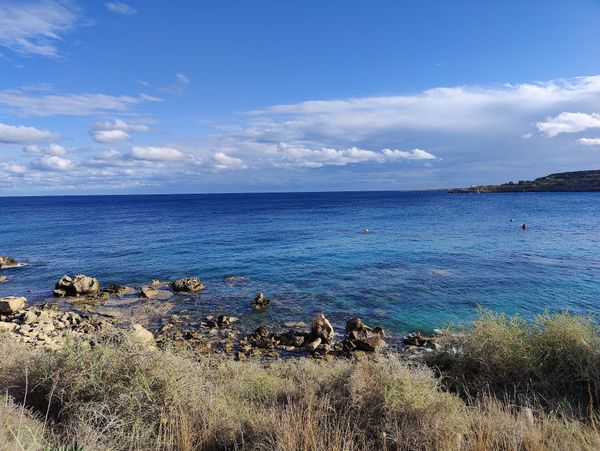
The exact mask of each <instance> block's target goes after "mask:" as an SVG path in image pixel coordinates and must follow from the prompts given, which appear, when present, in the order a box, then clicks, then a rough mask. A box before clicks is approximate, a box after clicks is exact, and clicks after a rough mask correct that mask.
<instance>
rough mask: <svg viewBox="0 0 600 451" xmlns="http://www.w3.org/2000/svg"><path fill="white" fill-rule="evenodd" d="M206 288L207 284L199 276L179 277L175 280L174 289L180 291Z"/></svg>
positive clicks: (188, 291)
mask: <svg viewBox="0 0 600 451" xmlns="http://www.w3.org/2000/svg"><path fill="white" fill-rule="evenodd" d="M204 288H205V285H204V284H203V283H202V282H201V281H200V279H199V278H198V277H186V278H184V279H177V280H176V281H175V282H173V290H174V291H179V292H185V293H193V292H196V291H200V290H204Z"/></svg>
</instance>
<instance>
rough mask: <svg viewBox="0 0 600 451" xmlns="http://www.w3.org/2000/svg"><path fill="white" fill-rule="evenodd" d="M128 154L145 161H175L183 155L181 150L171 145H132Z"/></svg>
mask: <svg viewBox="0 0 600 451" xmlns="http://www.w3.org/2000/svg"><path fill="white" fill-rule="evenodd" d="M129 155H130V157H131V158H132V159H134V160H146V161H177V160H181V159H183V158H184V157H185V155H184V154H183V152H181V151H180V150H178V149H175V148H172V147H141V146H133V147H132V148H131V152H130V154H129Z"/></svg>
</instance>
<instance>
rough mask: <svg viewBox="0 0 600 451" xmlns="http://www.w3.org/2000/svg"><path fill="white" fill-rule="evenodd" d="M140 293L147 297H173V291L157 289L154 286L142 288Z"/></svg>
mask: <svg viewBox="0 0 600 451" xmlns="http://www.w3.org/2000/svg"><path fill="white" fill-rule="evenodd" d="M140 295H141V297H143V298H145V299H168V298H170V297H171V292H170V291H167V290H157V289H156V288H153V287H142V288H140Z"/></svg>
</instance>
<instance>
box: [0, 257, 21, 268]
mask: <svg viewBox="0 0 600 451" xmlns="http://www.w3.org/2000/svg"><path fill="white" fill-rule="evenodd" d="M17 266H20V263H19V262H18V261H16V260H15V259H14V258H12V257H7V256H0V269H4V268H16V267H17Z"/></svg>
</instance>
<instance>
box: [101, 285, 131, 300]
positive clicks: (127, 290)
mask: <svg viewBox="0 0 600 451" xmlns="http://www.w3.org/2000/svg"><path fill="white" fill-rule="evenodd" d="M102 291H104V292H105V293H108V294H111V295H114V296H118V297H122V296H125V295H128V294H131V293H134V292H135V290H134V289H133V288H131V287H128V286H127V285H121V284H118V283H113V284H112V285H109V286H108V287H106V288H105V289H104V290H102Z"/></svg>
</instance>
